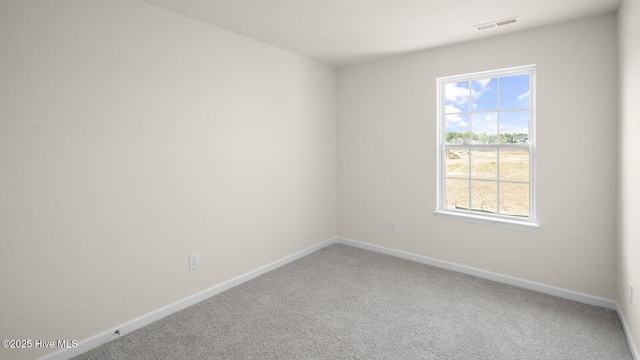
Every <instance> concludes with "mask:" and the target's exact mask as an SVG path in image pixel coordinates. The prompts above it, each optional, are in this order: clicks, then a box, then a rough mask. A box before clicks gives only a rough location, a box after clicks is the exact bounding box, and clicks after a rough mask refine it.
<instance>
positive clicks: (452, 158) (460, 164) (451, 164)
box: [444, 150, 469, 179]
mask: <svg viewBox="0 0 640 360" xmlns="http://www.w3.org/2000/svg"><path fill="white" fill-rule="evenodd" d="M444 161H445V164H446V176H447V177H455V178H465V179H468V178H469V151H467V150H447V151H446V152H445V158H444Z"/></svg>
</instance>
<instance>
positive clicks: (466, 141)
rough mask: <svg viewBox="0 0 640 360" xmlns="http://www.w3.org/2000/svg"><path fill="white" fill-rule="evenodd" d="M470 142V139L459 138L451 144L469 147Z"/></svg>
mask: <svg viewBox="0 0 640 360" xmlns="http://www.w3.org/2000/svg"><path fill="white" fill-rule="evenodd" d="M469 142H470V139H469V137H459V138H455V139H453V141H452V142H451V143H452V144H455V145H468V144H469Z"/></svg>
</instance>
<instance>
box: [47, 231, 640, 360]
mask: <svg viewBox="0 0 640 360" xmlns="http://www.w3.org/2000/svg"><path fill="white" fill-rule="evenodd" d="M334 243H339V244H343V245H349V246H353V247H357V248H361V249H365V250H371V251H375V252H378V253H382V254H387V255H391V256H395V257H398V258H402V259H407V260H412V261H416V262H419V263H423V264H427V265H431V266H436V267H439V268H443V269H447V270H452V271H456V272H460V273H464V274H468V275H472V276H476V277H479V278H484V279H489V280H493V281H496V282H500V283H504V284H509V285H513V286H518V287H521V288H525V289H529V290H535V291H538V292H541V293H545V294H549V295H553V296H558V297H561V298H565V299H569V300H574V301H578V302H581V303H585V304H589V305H594V306H599V307H604V308H607V309H610V310H616V311H617V312H618V316H619V317H620V322H621V323H622V327H623V329H624V332H625V335H626V337H627V341H628V342H629V347H630V349H631V352H632V354H633V356H634V359H635V360H640V356H639V354H638V349H637V347H636V346H635V343H634V341H633V338H632V337H631V333H630V331H629V328H628V326H627V323H626V318H625V317H624V314H623V313H622V311H621V310H620V307H619V305H618V303H617V302H616V301H614V300H610V299H605V298H601V297H597V296H592V295H588V294H584V293H579V292H576V291H571V290H567V289H562V288H558V287H555V286H550V285H545V284H541V283H537V282H533V281H529V280H524V279H519V278H515V277H511V276H507V275H502V274H498V273H494V272H490V271H486V270H482V269H477V268H473V267H470V266H465V265H460V264H456V263H452V262H448V261H443V260H438V259H434V258H430V257H426V256H422V255H417V254H412V253H409V252H405V251H400V250H394V249H391V248H386V247H383V246H379V245H374V244H369V243H365V242H361V241H356V240H352V239H347V238H341V237H334V238H331V239H328V240H326V241H323V242H321V243H319V244H317V245H314V246H311V247H309V248H307V249H305V250H302V251H299V252H297V253H295V254H292V255H289V256H287V257H284V258H282V259H280V260H277V261H274V262H272V263H270V264H267V265H265V266H262V267H260V268H258V269H255V270H253V271H250V272H248V273H246V274H243V275H240V276H238V277H235V278H233V279H231V280H228V281H225V282H223V283H221V284H218V285H216V286H213V287H211V288H209V289H206V290H204V291H201V292H199V293H197V294H194V295H192V296H189V297H187V298H184V299H182V300H179V301H176V302H174V303H172V304H169V305H167V306H165V307H163V308H160V309H158V310H156V311H153V312H150V313H148V314H145V315H143V316H140V317H138V318H136V319H133V320H131V321H128V322H126V323H124V324H122V325H120V326H118V327H115V328H113V329H111V330H107V331H105V332H102V333H100V334H97V335H95V336H92V337H90V338H88V339H85V340H81V341H80V342H79V343H78V346H77V347H76V348H65V349H60V350H58V351H56V352H53V353H51V354H48V355H45V356H43V357H41V358H40V360H66V359H70V358H72V357H74V356H77V355H80V354H82V353H84V352H87V351H89V350H91V349H94V348H96V347H98V346H100V345H102V344H105V343H107V342H109V341H111V340H114V339H116V338H118V337H119V336H122V335H125V334H128V333H130V332H132V331H134V330H137V329H139V328H141V327H143V326H146V325H148V324H150V323H152V322H154V321H156V320H159V319H161V318H163V317H165V316H168V315H171V314H173V313H175V312H177V311H179V310H182V309H184V308H187V307H189V306H191V305H194V304H196V303H198V302H200V301H203V300H205V299H207V298H210V297H211V296H214V295H217V294H219V293H221V292H223V291H225V290H227V289H230V288H232V287H234V286H237V285H240V284H242V283H244V282H246V281H249V280H251V279H253V278H255V277H258V276H260V275H263V274H265V273H267V272H269V271H271V270H274V269H277V268H279V267H281V266H283V265H286V264H288V263H290V262H292V261H295V260H298V259H300V258H301V257H304V256H306V255H309V254H311V253H313V252H315V251H317V250H320V249H322V248H324V247H326V246H329V245H331V244H334ZM116 330H120V335H117V334H116Z"/></svg>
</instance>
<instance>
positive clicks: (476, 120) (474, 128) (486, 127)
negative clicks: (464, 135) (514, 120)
mask: <svg viewBox="0 0 640 360" xmlns="http://www.w3.org/2000/svg"><path fill="white" fill-rule="evenodd" d="M471 134H472V135H471V139H472V141H471V143H472V144H497V143H498V141H500V139H499V138H498V114H497V113H494V112H490V113H480V114H477V113H474V114H471Z"/></svg>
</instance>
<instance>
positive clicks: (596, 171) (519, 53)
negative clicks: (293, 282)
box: [338, 14, 640, 299]
mask: <svg viewBox="0 0 640 360" xmlns="http://www.w3.org/2000/svg"><path fill="white" fill-rule="evenodd" d="M616 31H617V22H616V17H615V15H614V14H610V15H603V16H598V17H593V18H588V19H583V20H579V21H574V22H570V23H566V24H561V25H555V26H549V27H544V28H539V29H535V30H531V31H523V32H518V33H514V34H510V35H505V36H499V37H494V38H489V39H484V40H478V41H473V42H468V43H463V44H458V45H453V46H448V47H442V48H438V49H434V50H429V51H424V52H419V53H415V54H410V55H406V56H401V57H396V58H391V59H387V60H381V61H377V62H372V63H366V64H361V65H354V66H350V67H345V68H340V69H339V71H338V109H339V110H338V114H339V115H338V235H339V236H341V237H346V238H350V239H354V240H359V241H364V242H369V243H372V244H376V245H380V246H385V247H390V248H393V249H398V250H402V251H407V252H411V253H415V254H419V255H424V256H428V257H433V258H436V259H440V260H445V261H450V262H454V263H458V264H462V265H466V266H471V267H476V268H480V269H484V270H488V271H492V272H497V273H500V274H504V275H509V276H514V277H518V278H522V279H526V280H530V281H536V282H540V283H544V284H547V285H552V286H557V287H561V288H565V289H569V290H574V291H578V292H582V293H587V294H591V295H595V296H601V297H605V298H610V299H612V298H614V297H615V294H616V284H615V281H614V280H613V279H615V275H616V240H615V237H616V180H617V175H616V172H617V162H616V158H617V151H616V147H617V145H616V143H617V111H616V109H617V101H618V97H617V84H618V82H617V46H616V44H617V38H616ZM527 64H537V144H538V151H537V154H536V155H537V186H538V187H537V191H538V202H537V205H538V218H539V224H540V226H541V228H540V231H539V232H537V233H529V232H523V231H518V230H509V229H504V228H496V227H490V226H486V225H480V224H471V223H466V222H459V221H452V220H444V219H437V218H435V216H434V214H433V211H434V210H435V206H436V148H437V147H436V78H437V77H441V76H448V75H456V74H463V73H469V72H476V71H483V70H491V69H500V68H506V67H512V66H518V65H527ZM633 86H636V84H634V85H633ZM630 136H631V135H630ZM634 146H635V145H634ZM633 206H635V205H633ZM390 219H393V220H396V221H397V232H389V231H388V229H387V223H388V221H389V220H390ZM638 283H639V284H640V281H639V282H638ZM639 286H640V285H639Z"/></svg>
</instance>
